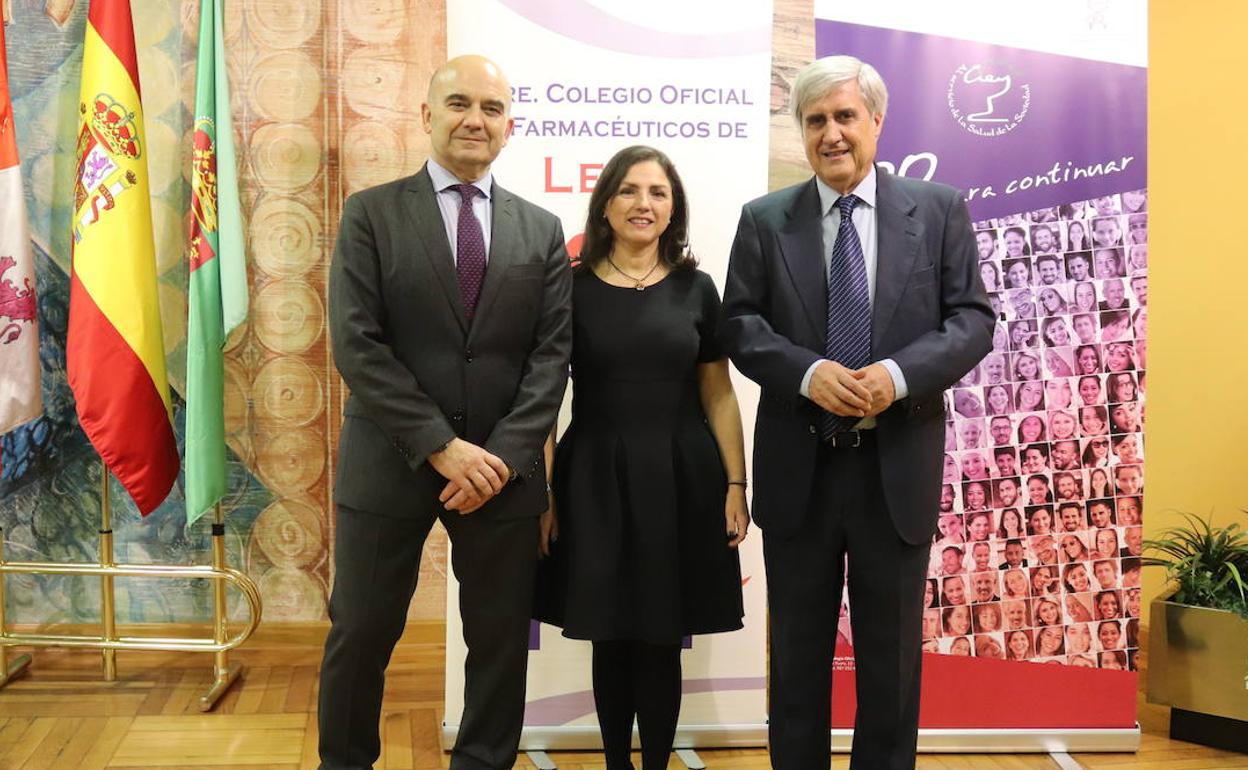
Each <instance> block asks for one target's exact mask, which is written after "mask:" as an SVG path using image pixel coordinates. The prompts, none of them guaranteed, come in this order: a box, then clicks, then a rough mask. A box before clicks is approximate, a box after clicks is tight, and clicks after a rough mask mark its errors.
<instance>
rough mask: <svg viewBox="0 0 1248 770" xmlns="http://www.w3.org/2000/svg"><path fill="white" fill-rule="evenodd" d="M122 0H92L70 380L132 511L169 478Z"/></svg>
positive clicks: (138, 129) (130, 51) (161, 361)
mask: <svg viewBox="0 0 1248 770" xmlns="http://www.w3.org/2000/svg"><path fill="white" fill-rule="evenodd" d="M148 150H149V148H148V146H147V142H146V138H145V136H144V133H143V108H142V105H141V104H140V102H139V65H138V58H137V57H136V56H135V50H134V27H133V24H132V22H131V18H130V2H129V0H91V9H90V11H89V12H88V15H87V31H86V39H85V41H84V44H83V54H82V87H81V90H80V91H79V102H78V178H77V180H76V184H75V185H74V214H73V221H72V227H73V271H72V275H71V276H70V294H69V340H68V343H67V346H66V358H67V359H68V360H67V363H68V370H69V386H70V388H72V389H73V391H74V398H75V399H76V400H77V407H78V420H79V422H80V423H81V424H82V429H83V430H84V431H85V432H86V434H87V438H88V439H90V440H91V443H92V444H93V445H94V446H95V450H96V451H97V452H99V454H100V457H101V458H102V459H103V460H104V464H105V465H106V466H108V469H109V470H110V471H112V473H113V475H114V476H116V477H117V479H118V480H119V481H120V482H121V483H122V486H124V487H125V488H126V491H128V492H129V493H130V496H131V497H132V498H134V502H135V504H136V505H137V506H138V508H139V512H140V513H142V514H143V515H147V514H148V513H151V512H152V511H153V510H155V508H156V507H157V506H158V505H160V504H161V502H162V501H164V499H165V497H166V495H168V494H169V489H170V488H171V487H172V486H173V482H174V480H175V479H177V476H178V449H177V444H176V442H175V441H174V437H173V420H172V414H173V410H172V404H171V403H170V400H169V381H168V379H167V378H166V376H165V353H164V337H163V335H162V333H161V325H160V306H159V304H158V300H157V294H156V254H155V248H154V246H153V244H152V212H151V203H150V202H149V200H148V183H147V153H148Z"/></svg>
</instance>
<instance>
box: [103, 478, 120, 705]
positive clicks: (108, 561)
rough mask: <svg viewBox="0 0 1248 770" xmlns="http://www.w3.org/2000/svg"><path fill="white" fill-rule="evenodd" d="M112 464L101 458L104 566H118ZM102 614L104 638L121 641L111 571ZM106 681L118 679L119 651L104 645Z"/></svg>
mask: <svg viewBox="0 0 1248 770" xmlns="http://www.w3.org/2000/svg"><path fill="white" fill-rule="evenodd" d="M110 475H111V474H109V472H108V466H107V465H105V464H104V460H103V458H101V459H100V566H101V567H104V568H105V569H107V568H108V567H115V566H117V565H116V563H115V561H114V560H113V506H112V501H111V500H109V493H108V478H109V476H110ZM100 598H101V606H100V613H101V615H102V616H103V622H104V641H105V642H115V641H117V616H116V603H115V598H116V597H115V596H114V594H113V576H112V575H111V574H109V573H107V572H105V573H104V574H103V575H100ZM104 681H106V682H115V681H117V650H115V649H112V648H111V647H105V648H104Z"/></svg>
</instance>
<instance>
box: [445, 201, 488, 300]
mask: <svg viewBox="0 0 1248 770" xmlns="http://www.w3.org/2000/svg"><path fill="white" fill-rule="evenodd" d="M451 189H452V190H454V191H455V192H457V193H459V197H460V205H459V227H458V235H457V237H456V239H455V273H456V274H457V275H458V276H459V295H460V297H462V298H463V300H464V314H465V315H467V316H468V320H469V321H471V320H472V316H473V314H474V313H476V312H477V298H478V297H480V296H481V282H482V281H484V280H485V236H484V235H482V233H481V223H480V222H478V221H477V218H476V217H475V216H474V215H473V213H472V199H473V198H475V197H477V196H478V195H481V194H482V193H481V190H479V189H478V188H477V187H475V186H473V185H470V184H457V185H452V186H451Z"/></svg>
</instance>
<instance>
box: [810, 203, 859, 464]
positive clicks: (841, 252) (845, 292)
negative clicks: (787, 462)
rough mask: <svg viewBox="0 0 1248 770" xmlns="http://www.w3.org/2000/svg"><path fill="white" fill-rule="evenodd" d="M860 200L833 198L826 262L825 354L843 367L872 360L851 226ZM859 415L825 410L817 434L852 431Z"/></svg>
mask: <svg viewBox="0 0 1248 770" xmlns="http://www.w3.org/2000/svg"><path fill="white" fill-rule="evenodd" d="M861 202H862V199H861V198H859V197H858V196H857V195H843V196H841V197H840V198H838V199H837V201H836V204H835V205H836V207H837V208H838V209H840V211H841V223H840V225H839V226H838V227H837V230H836V245H835V246H833V247H832V259H831V260H829V262H828V337H827V346H826V348H825V353H826V356H827V358H828V359H829V360H831V361H836V362H837V363H839V364H840V365H842V366H844V367H845V368H846V369H861V368H862V367H864V366H866V365H867V364H869V363H871V297H870V294H869V293H868V291H867V264H866V260H865V259H864V258H863V256H862V241H860V240H859V239H858V231H857V230H856V229H854V220H853V213H854V206H856V205H858V204H859V203H861ZM861 419H862V418H861V417H841V416H840V415H835V414H832V413H831V412H824V414H823V420H822V424H821V426H820V427H821V430H820V436H821V438H823V440H824V441H828V440H830V439H831V438H832V436H834V435H836V434H837V433H841V432H843V431H847V430H851V429H852V428H853V427H854V425H856V424H857V423H858V422H859V421H860V420H861Z"/></svg>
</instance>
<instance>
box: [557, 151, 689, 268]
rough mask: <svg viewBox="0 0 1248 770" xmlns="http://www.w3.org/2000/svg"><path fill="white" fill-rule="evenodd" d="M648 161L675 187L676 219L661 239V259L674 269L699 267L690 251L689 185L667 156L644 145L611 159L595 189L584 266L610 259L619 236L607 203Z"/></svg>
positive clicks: (582, 258)
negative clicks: (633, 171)
mask: <svg viewBox="0 0 1248 770" xmlns="http://www.w3.org/2000/svg"><path fill="white" fill-rule="evenodd" d="M646 161H654V162H655V163H658V164H659V167H660V168H662V169H663V173H665V174H667V180H668V182H670V183H671V185H672V219H671V221H670V222H669V223H668V225H667V229H666V230H664V231H663V234H662V235H660V236H659V259H661V260H663V261H664V262H666V263H667V264H668V266H669V267H671V268H672V269H692V268H694V267H697V265H698V260H697V259H696V258H695V257H694V256H693V254H692V253H690V251H689V202H688V200H687V199H686V198H685V185H684V183H682V182H681V181H680V175H679V174H678V173H676V166H674V165H673V164H672V161H671V159H670V158H668V157H667V155H665V154H663V153H662V152H661V151H659V150H656V149H655V148H653V147H647V146H645V145H640V144H638V145H633V146H632V147H625V148H624V149H622V150H620V151H619V152H617V153H616V154H615V155H613V156H611V160H609V161H607V165H606V167H605V168H603V170H602V174H601V175H599V177H598V182H597V183H596V184H595V185H594V192H593V194H592V195H590V196H589V213H588V214H586V216H585V240H584V242H583V243H582V245H581V254H580V262H581V264H584V265H591V266H592V265H594V264H597V263H598V262H601V261H602V260H604V259H606V258H607V257H608V256H610V254H611V247H612V245H613V244H614V243H615V233H614V232H613V231H612V230H611V223H610V222H608V221H607V214H606V212H607V203H608V202H610V200H611V199H612V198H613V197H615V195H616V193H618V192H619V191H620V185H621V184H622V183H623V182H624V177H625V176H627V175H628V171H629V169H631V168H632V167H633V166H635V165H637V164H638V163H645V162H646Z"/></svg>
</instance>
